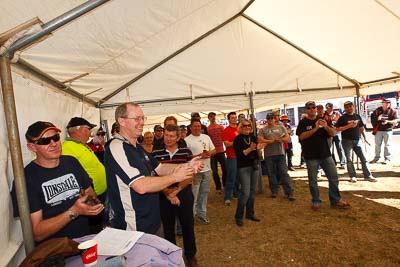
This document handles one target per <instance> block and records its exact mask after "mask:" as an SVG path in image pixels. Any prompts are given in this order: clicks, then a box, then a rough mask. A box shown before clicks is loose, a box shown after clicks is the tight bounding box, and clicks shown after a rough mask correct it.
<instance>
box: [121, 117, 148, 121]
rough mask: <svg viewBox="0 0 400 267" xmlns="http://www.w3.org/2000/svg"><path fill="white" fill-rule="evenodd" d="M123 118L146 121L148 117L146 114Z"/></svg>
mask: <svg viewBox="0 0 400 267" xmlns="http://www.w3.org/2000/svg"><path fill="white" fill-rule="evenodd" d="M122 118H124V119H127V120H134V121H135V122H140V121H143V122H146V120H147V118H146V117H145V116H139V117H132V118H128V117H122Z"/></svg>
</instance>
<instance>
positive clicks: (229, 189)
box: [224, 158, 237, 200]
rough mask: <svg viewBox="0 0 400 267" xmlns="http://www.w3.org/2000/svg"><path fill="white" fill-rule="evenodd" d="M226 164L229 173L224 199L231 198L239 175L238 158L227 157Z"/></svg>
mask: <svg viewBox="0 0 400 267" xmlns="http://www.w3.org/2000/svg"><path fill="white" fill-rule="evenodd" d="M226 166H227V175H226V181H225V197H224V200H231V199H232V193H233V189H234V187H235V183H236V176H237V164H236V158H227V159H226Z"/></svg>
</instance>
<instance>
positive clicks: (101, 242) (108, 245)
mask: <svg viewBox="0 0 400 267" xmlns="http://www.w3.org/2000/svg"><path fill="white" fill-rule="evenodd" d="M142 235H143V232H137V231H124V230H119V229H114V228H105V229H104V230H103V231H101V232H100V233H98V234H97V235H96V236H95V237H94V239H95V240H96V241H97V250H98V252H97V253H98V255H103V256H119V255H123V254H125V253H126V252H128V251H129V250H130V249H131V248H132V247H133V245H135V243H136V241H137V240H138V239H139V238H140V237H141V236H142Z"/></svg>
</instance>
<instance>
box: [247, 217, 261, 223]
mask: <svg viewBox="0 0 400 267" xmlns="http://www.w3.org/2000/svg"><path fill="white" fill-rule="evenodd" d="M246 219H247V220H250V221H253V222H259V221H261V220H260V219H259V218H257V217H256V216H249V217H247V216H246Z"/></svg>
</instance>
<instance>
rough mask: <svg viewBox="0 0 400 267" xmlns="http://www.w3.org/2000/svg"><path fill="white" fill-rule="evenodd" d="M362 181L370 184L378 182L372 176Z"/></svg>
mask: <svg viewBox="0 0 400 267" xmlns="http://www.w3.org/2000/svg"><path fill="white" fill-rule="evenodd" d="M364 179H365V181H368V182H371V183H376V182H378V180H376V178H375V177H374V176H372V175H371V176H369V177H367V178H364Z"/></svg>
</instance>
